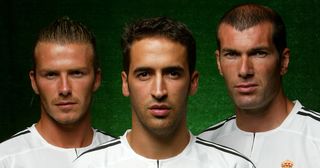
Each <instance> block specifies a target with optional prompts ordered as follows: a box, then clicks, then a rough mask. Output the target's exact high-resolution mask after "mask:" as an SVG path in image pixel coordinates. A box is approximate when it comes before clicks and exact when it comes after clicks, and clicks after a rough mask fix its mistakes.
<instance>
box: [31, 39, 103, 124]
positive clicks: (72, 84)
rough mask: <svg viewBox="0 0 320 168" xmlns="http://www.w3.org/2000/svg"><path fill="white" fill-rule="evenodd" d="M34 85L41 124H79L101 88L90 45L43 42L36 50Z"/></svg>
mask: <svg viewBox="0 0 320 168" xmlns="http://www.w3.org/2000/svg"><path fill="white" fill-rule="evenodd" d="M35 63H36V66H35V69H34V70H32V71H30V73H29V76H30V79H31V85H32V88H33V90H34V92H35V93H36V94H38V95H39V97H40V101H41V119H40V120H41V121H44V122H46V121H54V122H55V123H58V124H62V125H70V124H75V123H77V122H78V121H80V120H81V119H82V118H83V117H84V116H86V117H89V115H88V112H89V108H90V103H91V97H92V93H93V92H94V91H96V90H97V89H98V87H99V86H100V80H101V77H100V70H98V71H95V70H94V67H93V50H92V47H91V46H90V45H89V44H83V43H70V44H58V43H53V42H52V43H51V42H40V43H38V44H37V46H36V49H35Z"/></svg>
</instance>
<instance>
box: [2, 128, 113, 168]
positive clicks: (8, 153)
mask: <svg viewBox="0 0 320 168" xmlns="http://www.w3.org/2000/svg"><path fill="white" fill-rule="evenodd" d="M111 139H114V138H113V137H111V136H108V135H105V134H103V133H100V132H99V131H98V130H96V129H94V135H93V141H92V143H91V145H89V146H87V147H84V148H60V147H56V146H53V145H51V144H49V143H48V142H47V141H46V140H45V139H43V138H42V137H41V135H40V134H39V132H38V131H37V129H36V128H35V124H33V125H32V126H31V127H29V128H27V129H26V130H24V131H21V132H19V133H17V134H16V135H14V136H13V137H12V138H11V139H9V140H7V141H4V142H2V143H1V144H0V168H70V167H72V162H73V161H74V160H75V159H76V158H77V156H78V155H80V154H81V153H82V152H83V151H85V150H88V149H91V148H93V147H96V146H98V145H99V144H102V143H104V142H106V141H109V140H111Z"/></svg>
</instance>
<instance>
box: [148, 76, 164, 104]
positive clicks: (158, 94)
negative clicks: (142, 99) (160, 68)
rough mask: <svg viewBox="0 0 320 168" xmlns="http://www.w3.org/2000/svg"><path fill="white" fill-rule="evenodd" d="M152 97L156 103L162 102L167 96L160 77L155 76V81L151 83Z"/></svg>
mask: <svg viewBox="0 0 320 168" xmlns="http://www.w3.org/2000/svg"><path fill="white" fill-rule="evenodd" d="M152 87H153V88H152V92H151V94H152V97H153V98H154V99H156V100H158V101H163V100H164V99H166V98H167V96H168V91H167V87H166V82H165V79H163V77H162V75H156V77H155V80H154V81H153V86H152Z"/></svg>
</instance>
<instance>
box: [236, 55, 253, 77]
mask: <svg viewBox="0 0 320 168" xmlns="http://www.w3.org/2000/svg"><path fill="white" fill-rule="evenodd" d="M240 61H241V62H240V70H239V75H238V76H239V77H241V78H244V79H247V78H250V77H252V76H253V74H254V71H253V65H252V62H251V61H252V60H251V59H250V57H248V56H242V57H241V60H240Z"/></svg>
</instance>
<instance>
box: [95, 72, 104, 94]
mask: <svg viewBox="0 0 320 168" xmlns="http://www.w3.org/2000/svg"><path fill="white" fill-rule="evenodd" d="M94 73H95V79H94V85H93V91H94V92H95V91H97V90H98V89H99V87H100V85H101V79H102V76H101V69H100V68H98V69H97V70H96V71H95V72H94Z"/></svg>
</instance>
